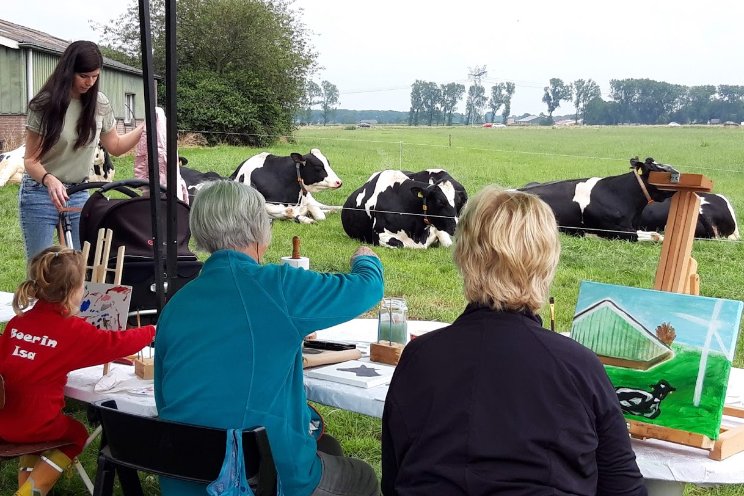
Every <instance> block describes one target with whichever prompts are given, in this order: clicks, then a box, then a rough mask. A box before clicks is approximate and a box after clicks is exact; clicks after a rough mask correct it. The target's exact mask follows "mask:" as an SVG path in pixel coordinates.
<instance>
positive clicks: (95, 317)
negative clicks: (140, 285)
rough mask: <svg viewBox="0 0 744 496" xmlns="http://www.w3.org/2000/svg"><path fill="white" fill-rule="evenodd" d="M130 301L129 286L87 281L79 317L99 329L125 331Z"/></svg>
mask: <svg viewBox="0 0 744 496" xmlns="http://www.w3.org/2000/svg"><path fill="white" fill-rule="evenodd" d="M131 301H132V287H131V286H123V285H121V284H107V283H99V282H89V281H88V282H86V283H85V291H84V293H83V301H82V303H81V304H80V317H82V318H84V319H85V320H87V321H88V322H90V323H91V324H93V325H94V326H96V327H98V328H99V329H107V330H110V331H118V330H120V329H126V327H127V314H128V313H129V303H130V302H131Z"/></svg>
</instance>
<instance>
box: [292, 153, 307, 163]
mask: <svg viewBox="0 0 744 496" xmlns="http://www.w3.org/2000/svg"><path fill="white" fill-rule="evenodd" d="M289 156H290V157H292V160H294V161H295V163H296V164H304V163H305V159H304V158H302V155H300V154H299V153H297V152H294V153H290V154H289Z"/></svg>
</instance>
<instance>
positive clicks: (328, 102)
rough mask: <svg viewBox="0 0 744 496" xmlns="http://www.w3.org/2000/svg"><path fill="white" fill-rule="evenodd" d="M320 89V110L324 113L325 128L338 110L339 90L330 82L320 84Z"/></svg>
mask: <svg viewBox="0 0 744 496" xmlns="http://www.w3.org/2000/svg"><path fill="white" fill-rule="evenodd" d="M320 88H321V96H320V109H321V111H322V112H323V125H324V126H325V125H326V124H328V121H329V120H330V118H331V117H333V114H334V113H335V112H336V109H337V108H338V88H336V85H335V84H333V83H331V82H328V81H323V82H322V83H320Z"/></svg>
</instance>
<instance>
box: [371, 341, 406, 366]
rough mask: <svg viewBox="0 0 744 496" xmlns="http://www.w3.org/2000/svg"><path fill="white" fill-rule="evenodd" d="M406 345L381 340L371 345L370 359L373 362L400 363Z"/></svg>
mask: <svg viewBox="0 0 744 496" xmlns="http://www.w3.org/2000/svg"><path fill="white" fill-rule="evenodd" d="M404 347H405V345H402V344H400V343H395V342H392V341H380V342H377V343H372V344H370V345H369V359H370V360H371V361H373V362H379V363H387V364H389V365H398V360H400V354H401V353H403V348H404Z"/></svg>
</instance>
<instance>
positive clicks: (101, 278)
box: [83, 228, 126, 375]
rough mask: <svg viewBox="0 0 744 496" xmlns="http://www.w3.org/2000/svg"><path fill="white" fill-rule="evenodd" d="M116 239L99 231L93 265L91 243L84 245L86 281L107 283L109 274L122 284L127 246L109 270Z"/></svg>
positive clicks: (106, 365) (121, 247) (107, 232)
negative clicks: (112, 248)
mask: <svg viewBox="0 0 744 496" xmlns="http://www.w3.org/2000/svg"><path fill="white" fill-rule="evenodd" d="M113 238H114V233H113V231H112V230H111V229H103V228H101V229H99V230H98V237H97V239H96V251H95V253H94V255H93V264H92V265H87V263H88V255H89V254H90V243H89V242H87V241H86V242H84V243H83V259H84V260H85V263H86V265H85V280H86V281H90V282H98V283H105V282H106V276H107V275H108V274H109V273H113V275H114V280H113V283H114V284H121V273H122V270H123V269H124V251H125V248H126V247H125V246H124V245H122V246H120V247H119V249H118V250H117V252H116V266H115V268H114V269H109V267H108V260H109V254H110V253H111V241H112V240H113ZM88 271H90V278H88V273H89V272H88ZM108 372H109V364H108V363H105V364H104V365H103V375H106V374H108Z"/></svg>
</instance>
